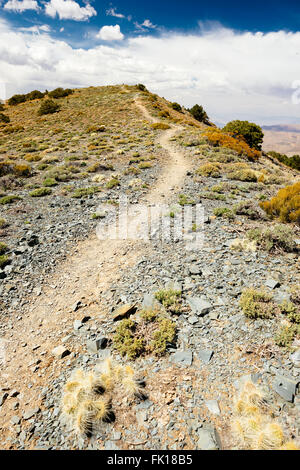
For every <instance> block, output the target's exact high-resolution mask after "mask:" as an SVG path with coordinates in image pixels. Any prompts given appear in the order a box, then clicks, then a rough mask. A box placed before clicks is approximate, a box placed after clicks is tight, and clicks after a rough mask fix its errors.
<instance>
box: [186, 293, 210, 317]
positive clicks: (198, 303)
mask: <svg viewBox="0 0 300 470" xmlns="http://www.w3.org/2000/svg"><path fill="white" fill-rule="evenodd" d="M187 302H188V304H189V306H190V307H191V309H192V312H193V313H195V314H196V315H199V316H203V315H206V314H207V313H209V312H210V311H211V309H212V308H213V306H212V305H211V304H210V303H209V302H208V301H207V300H205V299H202V298H201V297H187Z"/></svg>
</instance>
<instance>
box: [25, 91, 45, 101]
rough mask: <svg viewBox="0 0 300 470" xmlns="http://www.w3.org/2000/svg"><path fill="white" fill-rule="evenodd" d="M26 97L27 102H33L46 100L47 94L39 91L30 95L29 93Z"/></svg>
mask: <svg viewBox="0 0 300 470" xmlns="http://www.w3.org/2000/svg"><path fill="white" fill-rule="evenodd" d="M25 96H26V101H32V100H40V99H42V98H44V96H45V93H42V92H41V91H39V90H33V91H31V92H30V93H27V95H25Z"/></svg>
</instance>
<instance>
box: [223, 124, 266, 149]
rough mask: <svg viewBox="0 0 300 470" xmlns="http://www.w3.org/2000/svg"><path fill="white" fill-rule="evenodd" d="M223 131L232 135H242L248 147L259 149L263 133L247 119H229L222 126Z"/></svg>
mask: <svg viewBox="0 0 300 470" xmlns="http://www.w3.org/2000/svg"><path fill="white" fill-rule="evenodd" d="M223 131H224V132H227V133H229V134H231V135H232V136H233V137H238V138H239V137H243V138H244V139H245V142H246V143H247V144H248V145H249V147H251V148H254V149H256V150H261V146H262V142H263V139H264V133H263V131H262V129H261V127H260V126H258V125H257V124H254V123H253V122H248V121H239V120H236V121H230V122H228V124H226V126H225V127H224V128H223Z"/></svg>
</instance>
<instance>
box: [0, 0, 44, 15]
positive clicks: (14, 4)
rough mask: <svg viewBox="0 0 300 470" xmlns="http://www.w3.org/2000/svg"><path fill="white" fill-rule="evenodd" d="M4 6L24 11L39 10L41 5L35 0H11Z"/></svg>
mask: <svg viewBox="0 0 300 470" xmlns="http://www.w3.org/2000/svg"><path fill="white" fill-rule="evenodd" d="M3 8H4V9H5V10H12V11H15V12H18V13H22V12H23V11H25V10H38V9H39V6H38V3H37V2H36V1H35V0H9V1H8V2H7V3H5V5H4V7H3Z"/></svg>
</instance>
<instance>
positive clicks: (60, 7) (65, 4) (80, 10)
mask: <svg viewBox="0 0 300 470" xmlns="http://www.w3.org/2000/svg"><path fill="white" fill-rule="evenodd" d="M45 13H46V15H48V16H51V17H52V18H55V17H56V15H58V17H59V19H61V20H75V21H86V20H88V19H89V18H91V17H92V16H96V15H97V12H96V10H95V8H93V7H92V6H91V5H90V4H89V3H87V4H86V6H84V7H81V6H80V5H79V3H77V2H74V0H50V2H47V3H46V4H45Z"/></svg>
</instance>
